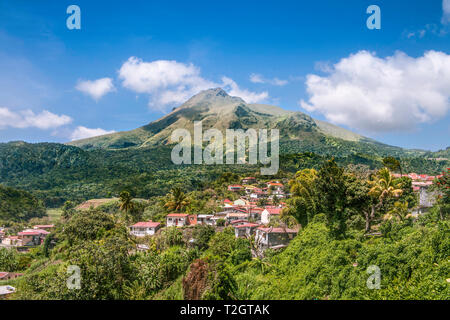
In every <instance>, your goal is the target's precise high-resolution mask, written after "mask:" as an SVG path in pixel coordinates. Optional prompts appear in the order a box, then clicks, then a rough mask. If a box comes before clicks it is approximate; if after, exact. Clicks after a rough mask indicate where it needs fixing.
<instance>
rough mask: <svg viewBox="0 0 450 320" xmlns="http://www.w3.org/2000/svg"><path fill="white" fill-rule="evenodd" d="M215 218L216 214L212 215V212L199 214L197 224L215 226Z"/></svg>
mask: <svg viewBox="0 0 450 320" xmlns="http://www.w3.org/2000/svg"><path fill="white" fill-rule="evenodd" d="M213 218H214V215H212V214H199V215H198V216H197V224H204V225H208V226H213V225H215V224H216V222H215V220H214V219H213Z"/></svg>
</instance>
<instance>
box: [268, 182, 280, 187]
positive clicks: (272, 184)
mask: <svg viewBox="0 0 450 320" xmlns="http://www.w3.org/2000/svg"><path fill="white" fill-rule="evenodd" d="M267 184H268V185H270V186H276V187H282V186H283V184H282V183H278V182H269V183H267Z"/></svg>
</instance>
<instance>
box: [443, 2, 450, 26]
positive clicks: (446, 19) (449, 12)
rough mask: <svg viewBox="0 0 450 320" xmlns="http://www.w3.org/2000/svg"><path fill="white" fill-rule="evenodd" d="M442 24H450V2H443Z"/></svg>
mask: <svg viewBox="0 0 450 320" xmlns="http://www.w3.org/2000/svg"><path fill="white" fill-rule="evenodd" d="M441 22H442V24H449V23H450V0H442V19H441Z"/></svg>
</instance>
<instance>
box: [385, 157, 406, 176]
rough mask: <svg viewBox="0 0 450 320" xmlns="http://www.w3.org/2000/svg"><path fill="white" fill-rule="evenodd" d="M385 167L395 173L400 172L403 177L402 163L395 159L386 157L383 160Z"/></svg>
mask: <svg viewBox="0 0 450 320" xmlns="http://www.w3.org/2000/svg"><path fill="white" fill-rule="evenodd" d="M383 165H384V166H385V167H386V168H388V169H389V170H391V171H393V172H395V171H399V172H400V174H401V175H403V173H402V165H401V163H400V161H399V160H398V159H396V158H394V157H386V158H383Z"/></svg>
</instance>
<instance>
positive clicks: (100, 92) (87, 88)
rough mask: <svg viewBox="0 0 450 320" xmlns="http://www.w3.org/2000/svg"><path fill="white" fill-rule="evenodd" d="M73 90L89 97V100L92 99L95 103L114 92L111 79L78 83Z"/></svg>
mask: <svg viewBox="0 0 450 320" xmlns="http://www.w3.org/2000/svg"><path fill="white" fill-rule="evenodd" d="M75 88H76V89H77V90H79V91H81V92H83V93H85V94H87V95H89V96H91V98H92V99H94V100H95V101H98V100H99V99H100V98H101V97H103V96H104V95H105V94H107V93H109V92H112V91H114V90H115V88H114V84H113V81H112V79H111V78H101V79H97V80H85V81H79V82H78V84H77V86H76V87H75Z"/></svg>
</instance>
